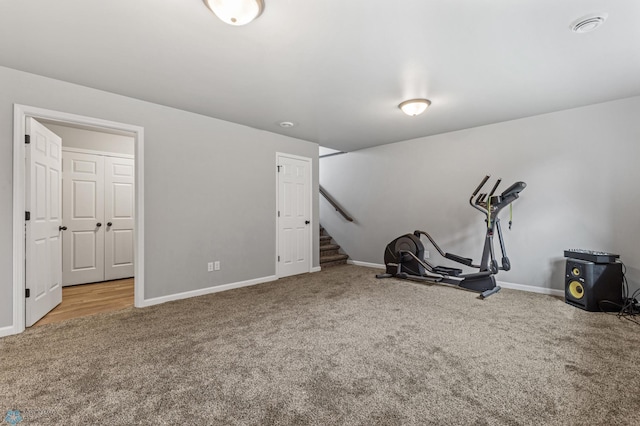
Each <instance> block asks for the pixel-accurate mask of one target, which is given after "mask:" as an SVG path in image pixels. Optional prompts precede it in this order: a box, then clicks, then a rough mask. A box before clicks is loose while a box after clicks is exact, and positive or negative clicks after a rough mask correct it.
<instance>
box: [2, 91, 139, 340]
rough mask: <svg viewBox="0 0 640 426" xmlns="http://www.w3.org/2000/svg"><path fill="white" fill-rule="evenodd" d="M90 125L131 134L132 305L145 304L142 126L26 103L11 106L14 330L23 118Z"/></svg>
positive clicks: (21, 246) (20, 271)
mask: <svg viewBox="0 0 640 426" xmlns="http://www.w3.org/2000/svg"><path fill="white" fill-rule="evenodd" d="M27 117H33V118H35V119H36V120H37V119H44V120H52V121H57V122H59V123H60V124H76V125H82V126H89V127H92V128H94V129H95V130H97V131H100V129H103V130H116V131H124V132H128V133H131V134H133V135H134V145H135V148H134V152H135V179H134V188H135V194H134V195H135V201H134V203H135V207H134V208H135V219H134V226H135V232H134V238H133V258H134V276H135V280H134V306H135V307H142V306H144V128H143V127H140V126H135V125H132V124H126V123H118V122H114V121H107V120H102V119H99V118H93V117H87V116H82V115H76V114H69V113H65V112H60V111H54V110H49V109H44V108H38V107H32V106H27V105H20V104H14V105H13V331H12V332H10V334H18V333H22V332H23V331H24V330H25V258H26V253H25V237H24V230H25V189H26V188H25V173H26V166H25V147H24V145H25V142H24V140H25V134H26V118H27Z"/></svg>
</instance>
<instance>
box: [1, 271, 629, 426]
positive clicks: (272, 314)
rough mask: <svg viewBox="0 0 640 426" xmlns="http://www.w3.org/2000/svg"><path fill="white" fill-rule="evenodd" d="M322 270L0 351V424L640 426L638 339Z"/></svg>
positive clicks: (567, 315)
mask: <svg viewBox="0 0 640 426" xmlns="http://www.w3.org/2000/svg"><path fill="white" fill-rule="evenodd" d="M375 272H376V271H375V270H372V269H368V268H362V267H357V266H350V265H346V266H340V267H334V268H328V269H326V270H323V271H322V272H320V273H315V274H307V275H303V276H298V277H290V278H285V279H281V280H278V281H276V282H272V283H266V284H261V285H258V286H254V287H249V288H243V289H237V290H232V291H227V292H223V293H217V294H212V295H208V296H202V297H197V298H193V299H188V300H182V301H176V302H171V303H166V304H163V305H158V306H153V307H150V308H145V309H135V308H131V309H127V310H123V311H119V312H114V313H110V314H99V315H95V316H92V317H87V318H81V319H76V320H69V321H66V322H62V323H59V324H52V325H46V326H42V327H36V328H33V329H29V330H27V331H26V332H25V333H23V334H21V335H18V336H10V337H6V338H3V339H0V410H2V412H0V416H2V417H0V423H1V421H2V419H3V418H4V416H5V413H6V412H7V411H8V410H19V411H20V414H21V416H22V418H23V421H22V423H20V425H22V424H78V425H80V424H82V425H93V424H109V425H114V424H122V425H124V424H153V425H160V424H167V425H168V424H172V425H173V424H189V425H196V424H197V425H208V424H220V425H245V424H278V425H304V424H331V425H333V424H354V425H374V424H381V425H396V424H398V425H399V424H433V425H458V424H461V425H468V424H475V425H518V424H522V425H542V424H548V425H579V424H584V425H587V424H588V425H595V424H602V425H605V424H606V425H613V424H621V425H622V424H627V425H638V424H640V392H639V391H638V385H639V384H640V369H639V368H638V366H639V365H638V364H639V362H640V356H639V355H640V326H638V325H635V324H633V323H631V322H629V321H626V320H624V319H618V318H617V317H616V316H615V315H608V314H604V313H588V312H584V311H581V310H579V309H576V308H573V307H571V306H569V305H566V304H565V303H564V302H563V301H562V300H559V299H557V298H553V297H549V296H543V295H538V294H531V293H525V292H519V291H514V290H502V291H501V292H500V293H498V294H496V295H494V296H491V297H490V298H488V299H486V300H479V299H477V298H476V294H474V293H470V292H465V291H460V290H456V289H452V288H447V287H441V286H434V285H431V286H426V285H422V284H417V283H411V282H406V281H399V280H396V279H387V280H376V279H375V278H374V274H375Z"/></svg>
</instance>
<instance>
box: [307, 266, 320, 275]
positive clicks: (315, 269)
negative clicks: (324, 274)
mask: <svg viewBox="0 0 640 426" xmlns="http://www.w3.org/2000/svg"><path fill="white" fill-rule="evenodd" d="M320 269H321V268H320V267H319V266H314V267H313V268H311V270H310V271H309V272H312V273H313V272H320Z"/></svg>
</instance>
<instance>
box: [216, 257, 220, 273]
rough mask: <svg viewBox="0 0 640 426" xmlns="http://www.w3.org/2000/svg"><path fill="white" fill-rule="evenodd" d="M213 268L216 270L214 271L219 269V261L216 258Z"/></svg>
mask: <svg viewBox="0 0 640 426" xmlns="http://www.w3.org/2000/svg"><path fill="white" fill-rule="evenodd" d="M215 270H216V271H219V270H220V261H219V260H217V261H216V264H215Z"/></svg>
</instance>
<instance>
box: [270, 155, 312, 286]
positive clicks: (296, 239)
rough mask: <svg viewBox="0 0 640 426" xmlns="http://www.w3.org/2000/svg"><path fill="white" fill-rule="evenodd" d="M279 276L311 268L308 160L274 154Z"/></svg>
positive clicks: (298, 272)
mask: <svg viewBox="0 0 640 426" xmlns="http://www.w3.org/2000/svg"><path fill="white" fill-rule="evenodd" d="M277 265H278V266H277V271H278V276H279V277H286V276H289V275H296V274H302V273H305V272H310V270H311V160H310V159H308V158H300V157H295V158H294V157H288V156H286V155H278V259H277Z"/></svg>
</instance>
